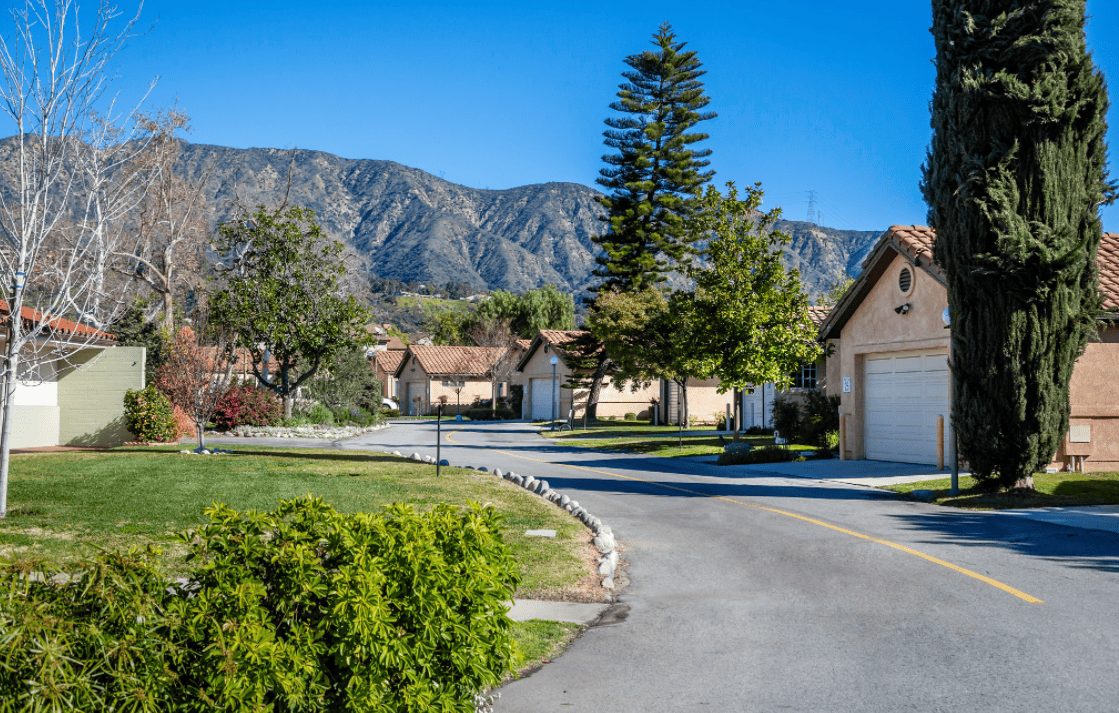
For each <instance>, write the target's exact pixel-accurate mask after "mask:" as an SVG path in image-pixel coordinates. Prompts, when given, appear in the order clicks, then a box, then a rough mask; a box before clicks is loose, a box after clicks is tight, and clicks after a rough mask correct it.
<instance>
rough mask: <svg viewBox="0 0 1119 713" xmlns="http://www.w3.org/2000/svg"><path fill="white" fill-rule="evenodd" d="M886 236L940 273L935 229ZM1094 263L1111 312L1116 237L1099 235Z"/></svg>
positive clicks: (1118, 271)
mask: <svg viewBox="0 0 1119 713" xmlns="http://www.w3.org/2000/svg"><path fill="white" fill-rule="evenodd" d="M886 234H887V235H888V236H889V239H890V240H892V241H893V243H894V245H895V246H897V248H898V249H899V250H900V251H901V252H903V253H905V254H906V255H908V256H909V257H910V258H911V259H912V260H913V261H914V262H915V263H916V264H917V265H918V266H920V267H924V268H927V269H929V270H930V271H935V272H937V273H941V268H940V266H939V265H937V264H936V263H935V262H933V252H932V249H933V243H935V242H936V231H935V230H933V229H932V228H929V227H926V226H924V225H891V226H890V229H889V230H888V231H886ZM1096 261H1097V263H1098V264H1099V269H1100V292H1102V293H1103V306H1104V309H1108V310H1111V309H1115V308H1117V307H1119V234H1117V233H1104V234H1103V238H1102V239H1101V240H1100V249H1099V252H1098V253H1097V260H1096Z"/></svg>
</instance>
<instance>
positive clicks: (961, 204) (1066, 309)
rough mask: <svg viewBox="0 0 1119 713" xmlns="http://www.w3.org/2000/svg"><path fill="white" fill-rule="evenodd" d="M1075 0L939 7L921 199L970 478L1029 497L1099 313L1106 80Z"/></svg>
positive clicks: (967, 0) (970, 1)
mask: <svg viewBox="0 0 1119 713" xmlns="http://www.w3.org/2000/svg"><path fill="white" fill-rule="evenodd" d="M1084 8H1085V4H1084V0H1032V1H1028V2H1019V1H1015V2H1011V1H1010V0H998V1H996V0H934V2H933V35H934V37H935V41H936V49H937V79H936V92H935V94H934V96H933V101H932V128H933V139H932V143H931V145H930V147H929V151H928V160H927V163H926V166H925V168H924V181H923V183H922V190H923V191H924V195H925V200H926V201H927V202H928V204H929V224H930V225H931V226H932V227H934V228H935V229H936V230H937V242H936V248H935V256H936V260H937V262H938V263H939V264H940V265H942V266H943V267H944V270H945V272H946V274H947V282H948V302H949V306H950V309H951V314H952V359H951V361H952V374H953V379H954V384H955V386H954V407H953V419H954V421H955V425H956V432H957V440H958V443H959V449H960V455H961V457H962V458H964V459H965V460H967V461H968V463H969V464H970V467H971V471H972V474H973V475H975V476H976V477H978V478H981V479H985V478H991V477H996V474H997V478H998V481H999V482H1000V483H1001V484H1003V485H1005V486H1019V487H1032V481H1031V478H1032V474H1033V473H1034V472H1036V471H1038V470H1040V469H1041V468H1043V467H1044V466H1045V465H1046V464H1047V463H1048V462H1049V461H1050V459H1051V458H1052V456H1053V454H1054V452H1055V451H1056V448H1057V446H1058V444H1059V443H1060V440H1061V438H1062V437H1063V435H1064V433H1065V431H1066V430H1067V429H1068V417H1069V395H1068V384H1069V379H1070V377H1071V375H1072V368H1073V364H1074V362H1075V361H1076V358H1077V357H1078V356H1079V355H1080V353H1081V352H1082V351H1083V349H1084V346H1085V343H1086V340H1087V339H1088V337H1089V335H1091V334H1092V333H1093V330H1094V328H1095V326H1094V325H1095V320H1096V318H1097V317H1098V315H1099V313H1100V307H1101V302H1100V297H1099V294H1098V291H1097V278H1098V270H1097V267H1096V251H1097V249H1098V247H1099V242H1100V234H1101V225H1100V220H1099V217H1098V209H1099V207H1100V206H1101V205H1102V204H1105V203H1107V202H1110V201H1111V200H1112V199H1113V195H1114V188H1113V186H1112V185H1111V184H1109V183H1108V180H1107V176H1106V161H1107V156H1106V153H1107V152H1106V146H1105V144H1104V135H1105V132H1106V125H1105V113H1106V111H1107V96H1106V92H1105V87H1104V80H1103V77H1102V76H1101V75H1100V73H1099V72H1097V71H1096V70H1095V68H1094V67H1093V65H1092V60H1091V57H1090V56H1089V55H1088V53H1087V51H1086V48H1085V41H1084Z"/></svg>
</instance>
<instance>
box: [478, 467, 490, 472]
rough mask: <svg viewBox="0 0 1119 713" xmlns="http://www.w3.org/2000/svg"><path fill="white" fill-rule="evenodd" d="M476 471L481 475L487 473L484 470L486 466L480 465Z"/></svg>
mask: <svg viewBox="0 0 1119 713" xmlns="http://www.w3.org/2000/svg"><path fill="white" fill-rule="evenodd" d="M478 470H479V471H481V472H482V473H488V472H489V471H488V470H487V469H486V466H484V465H480V466H478Z"/></svg>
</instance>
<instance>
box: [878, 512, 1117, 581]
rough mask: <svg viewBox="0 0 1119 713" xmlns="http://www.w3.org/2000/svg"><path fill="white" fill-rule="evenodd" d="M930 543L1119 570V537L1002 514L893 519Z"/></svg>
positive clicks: (923, 515)
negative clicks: (926, 536) (1005, 551)
mask: <svg viewBox="0 0 1119 713" xmlns="http://www.w3.org/2000/svg"><path fill="white" fill-rule="evenodd" d="M893 517H895V518H896V519H897V520H899V521H900V522H901V523H903V524H904V525H906V526H907V527H908V528H909V529H910V530H912V531H918V532H926V533H930V534H933V533H935V534H936V535H937V537H936V539H929V540H926V541H927V542H929V543H935V544H944V543H945V542H948V543H951V544H955V545H963V546H966V547H1002V548H1004V549H1008V550H1011V551H1014V552H1018V553H1021V554H1024V555H1029V556H1031V557H1041V558H1045V559H1049V560H1053V561H1055V562H1060V563H1061V564H1064V565H1067V566H1071V567H1076V568H1081V569H1095V570H1100V571H1102V572H1119V534H1116V533H1113V532H1104V531H1101V530H1085V529H1081V528H1077V527H1065V526H1062V525H1053V524H1050V523H1046V522H1038V521H1036V520H1027V519H1024V518H1018V517H1013V516H1007V515H1000V514H999V513H973V512H966V511H951V512H943V513H927V514H925V513H922V514H913V515H895V516H893Z"/></svg>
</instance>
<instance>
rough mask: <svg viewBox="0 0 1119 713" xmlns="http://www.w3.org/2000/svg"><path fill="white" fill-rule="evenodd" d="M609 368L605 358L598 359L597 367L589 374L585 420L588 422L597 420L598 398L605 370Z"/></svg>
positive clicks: (608, 362) (607, 360) (608, 361)
mask: <svg viewBox="0 0 1119 713" xmlns="http://www.w3.org/2000/svg"><path fill="white" fill-rule="evenodd" d="M609 366H610V360H609V359H608V358H607V357H606V356H602V357H600V358H599V361H598V365H597V366H595V368H594V372H593V373H592V374H591V388H590V393H589V394H588V395H587V416H586V417H587V419H589V420H590V421H592V422H593V421H597V420H598V397H599V396H600V395H601V394H602V380H603V379H605V378H606V370H607V368H609Z"/></svg>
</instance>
